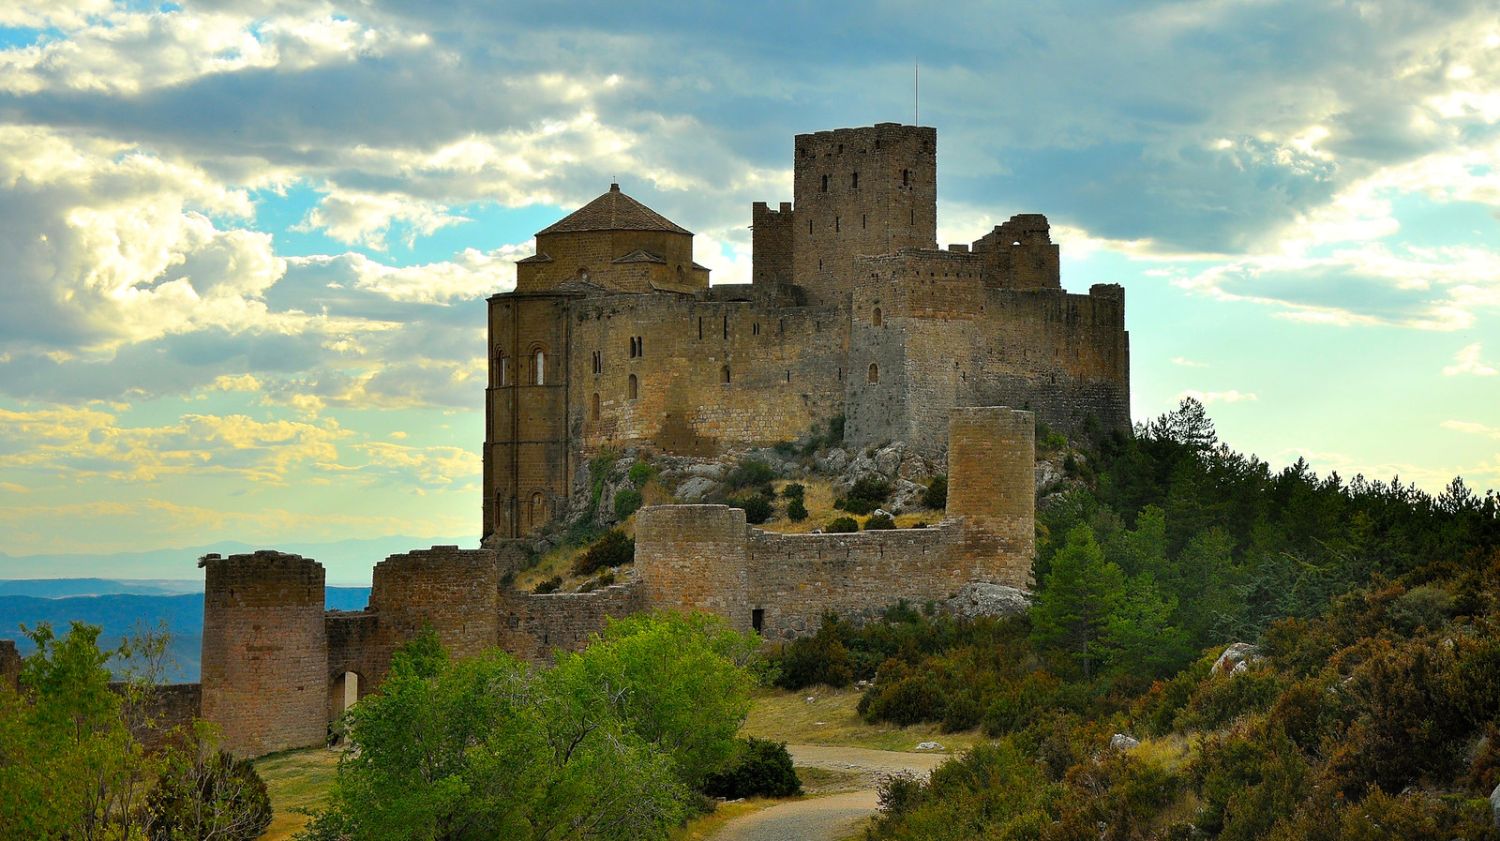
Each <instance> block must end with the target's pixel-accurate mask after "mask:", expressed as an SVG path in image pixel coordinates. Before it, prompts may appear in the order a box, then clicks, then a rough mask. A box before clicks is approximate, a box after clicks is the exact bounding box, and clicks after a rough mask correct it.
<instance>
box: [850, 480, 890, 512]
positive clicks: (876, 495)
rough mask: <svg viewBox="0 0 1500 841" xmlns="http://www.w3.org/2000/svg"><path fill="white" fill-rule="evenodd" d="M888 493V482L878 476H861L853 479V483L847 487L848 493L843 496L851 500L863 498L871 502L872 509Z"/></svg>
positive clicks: (881, 501)
mask: <svg viewBox="0 0 1500 841" xmlns="http://www.w3.org/2000/svg"><path fill="white" fill-rule="evenodd" d="M890 495H891V483H890V482H887V481H886V480H884V479H882V478H880V477H879V476H861V477H859V478H858V479H856V480H855V481H854V485H853V486H852V487H850V488H849V493H848V494H847V495H846V497H845V498H846V499H848V500H849V501H851V502H853V501H855V500H864V501H867V502H870V503H872V505H871V506H870V507H871V509H874V508H876V507H878V506H879V505H880V504H881V503H883V502H885V501H886V499H888V498H889V497H890ZM857 513H863V512H857Z"/></svg>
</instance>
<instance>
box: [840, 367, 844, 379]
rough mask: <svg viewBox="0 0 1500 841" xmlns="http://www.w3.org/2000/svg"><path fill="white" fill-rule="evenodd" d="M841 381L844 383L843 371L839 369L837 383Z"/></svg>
mask: <svg viewBox="0 0 1500 841" xmlns="http://www.w3.org/2000/svg"><path fill="white" fill-rule="evenodd" d="M843 381H844V369H843V368H840V369H839V382H843Z"/></svg>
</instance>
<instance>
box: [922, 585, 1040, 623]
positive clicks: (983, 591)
mask: <svg viewBox="0 0 1500 841" xmlns="http://www.w3.org/2000/svg"><path fill="white" fill-rule="evenodd" d="M943 607H944V609H945V610H947V611H948V612H950V613H952V614H954V615H956V616H962V617H964V618H966V619H974V618H976V617H980V616H999V617H1002V618H1004V617H1009V616H1020V615H1021V614H1023V613H1025V612H1026V611H1027V610H1030V609H1031V596H1030V594H1028V593H1027V592H1026V591H1025V590H1018V589H1016V588H1015V587H1007V586H1005V585H1004V584H985V583H983V582H978V581H976V582H971V583H969V584H965V585H964V586H963V587H962V588H960V589H959V591H958V592H957V593H956V594H954V595H953V597H952V598H950V599H948V600H947V601H946V602H944V603H943Z"/></svg>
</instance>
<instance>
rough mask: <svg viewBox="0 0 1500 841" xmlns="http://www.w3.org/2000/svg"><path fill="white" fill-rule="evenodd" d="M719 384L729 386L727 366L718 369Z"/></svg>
mask: <svg viewBox="0 0 1500 841" xmlns="http://www.w3.org/2000/svg"><path fill="white" fill-rule="evenodd" d="M719 383H720V384H721V385H729V366H728V365H725V366H724V367H722V368H720V369H719Z"/></svg>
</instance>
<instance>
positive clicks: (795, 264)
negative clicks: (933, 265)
mask: <svg viewBox="0 0 1500 841" xmlns="http://www.w3.org/2000/svg"><path fill="white" fill-rule="evenodd" d="M794 154H795V156H796V157H795V159H794V162H793V167H792V168H793V175H792V188H793V196H792V197H793V201H794V203H795V207H796V225H795V227H794V228H793V232H792V249H793V253H792V271H793V277H794V282H795V283H797V284H800V285H801V286H803V287H804V288H806V289H807V293H808V296H809V300H810V301H812V302H813V303H816V304H823V305H829V304H844V303H845V302H847V300H848V294H849V290H850V288H851V287H852V285H853V283H854V280H855V275H856V258H857V257H858V256H859V255H862V254H889V253H892V252H894V251H896V250H897V249H900V248H932V247H934V246H935V245H936V243H937V131H936V129H932V128H923V127H920V126H904V125H898V124H896V123H880V124H879V125H875V126H867V127H863V128H849V129H836V130H833V131H820V132H816V133H813V134H799V135H797V137H796V141H795V151H794Z"/></svg>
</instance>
